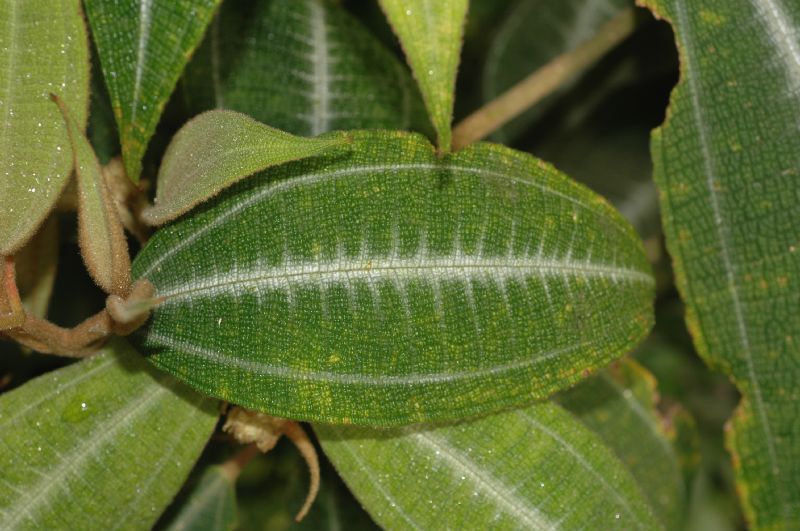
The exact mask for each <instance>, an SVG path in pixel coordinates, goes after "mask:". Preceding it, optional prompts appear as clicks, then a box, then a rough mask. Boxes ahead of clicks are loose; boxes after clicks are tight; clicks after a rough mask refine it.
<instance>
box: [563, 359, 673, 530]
mask: <svg viewBox="0 0 800 531" xmlns="http://www.w3.org/2000/svg"><path fill="white" fill-rule="evenodd" d="M656 398H657V391H656V382H655V380H654V379H653V377H652V375H651V374H650V373H648V372H647V371H646V370H645V369H643V368H642V367H641V366H640V365H638V364H637V363H636V362H634V361H632V360H625V361H623V362H621V363H619V364H618V365H614V366H612V367H610V368H609V369H607V370H604V371H602V372H600V373H598V374H597V375H595V376H593V377H591V378H589V379H588V380H586V381H585V382H581V384H580V385H578V386H576V387H573V388H572V389H569V390H567V391H565V392H564V393H562V394H560V395H557V396H556V401H557V402H558V403H559V404H561V406H563V407H564V408H566V409H567V410H569V411H570V412H572V413H573V414H574V415H575V416H576V417H578V418H579V419H580V420H581V422H582V423H583V424H584V425H585V426H586V427H588V428H589V429H590V430H592V431H593V432H594V433H596V434H597V435H598V436H599V437H600V439H602V440H603V442H604V443H605V444H606V445H607V446H608V448H610V449H611V450H612V451H613V452H614V453H615V454H616V455H617V457H619V459H620V461H622V463H623V464H625V466H626V467H627V468H628V470H630V472H631V474H632V475H633V477H634V479H636V482H637V483H638V484H639V486H640V490H641V492H642V494H643V495H644V496H645V498H646V499H647V501H648V502H649V504H650V507H651V508H652V509H653V514H654V515H655V516H656V517H657V518H658V519H659V521H660V522H661V523H662V524H663V525H664V527H665V528H667V529H681V525H682V523H683V522H682V520H683V509H684V504H685V501H686V500H685V498H686V492H685V486H684V484H683V476H682V474H681V466H680V463H679V461H678V456H677V452H676V450H675V448H674V447H673V445H672V441H671V437H670V435H669V433H668V432H667V430H666V427H665V426H664V422H663V421H662V420H661V418H660V413H659V412H658V410H657V409H656Z"/></svg>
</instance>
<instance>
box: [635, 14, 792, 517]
mask: <svg viewBox="0 0 800 531" xmlns="http://www.w3.org/2000/svg"><path fill="white" fill-rule="evenodd" d="M646 3H647V4H648V5H649V6H650V7H651V8H653V9H654V11H655V13H656V14H657V15H658V16H661V17H665V18H667V19H669V20H670V21H671V22H672V24H673V25H674V29H675V32H676V38H677V42H678V48H679V51H680V59H681V81H680V83H679V85H678V87H677V88H676V90H675V91H674V92H673V95H672V101H671V107H670V112H669V114H668V120H667V121H666V123H665V124H664V126H663V127H662V128H661V129H660V130H658V131H656V132H655V133H654V134H653V137H652V151H653V159H654V162H655V178H656V184H657V185H658V187H659V189H660V193H661V212H662V217H663V224H664V229H665V233H666V236H667V246H668V249H669V251H670V254H671V255H672V259H673V264H674V269H675V273H676V279H677V284H678V288H679V289H680V292H681V295H682V297H683V299H684V301H685V302H686V306H687V322H688V325H689V328H690V330H691V332H692V335H693V339H694V342H695V345H696V347H697V350H698V351H699V353H700V354H701V355H702V356H703V357H704V358H705V359H706V360H707V361H708V362H710V363H711V364H712V365H713V366H715V367H717V368H719V369H721V370H723V371H725V372H726V373H727V374H730V375H731V376H732V378H733V380H734V382H735V383H736V385H737V386H738V387H739V389H740V390H741V392H742V394H743V399H742V403H741V404H740V406H739V409H738V410H737V413H736V415H735V416H734V419H733V423H732V429H731V430H729V432H728V444H729V446H730V448H731V450H732V451H733V453H734V467H735V469H736V474H737V481H738V484H739V492H740V494H741V496H742V499H743V502H744V503H743V505H744V509H745V513H746V515H747V517H748V519H749V520H750V523H751V525H752V526H753V527H754V528H757V529H784V528H789V527H792V526H793V525H796V524H797V522H800V445H798V444H797V441H798V440H800V422H798V420H797V419H798V413H799V412H800V406H798V404H800V364H798V353H799V352H800V350H799V348H798V339H797V337H798V332H800V297H799V296H798V293H799V292H800V209H799V208H798V206H797V204H798V199H800V196H799V195H798V191H799V190H800V186H798V183H799V182H800V177H799V176H800V156H799V155H798V153H800V135H798V124H800V4H798V3H797V2H789V1H786V0H758V1H755V0H705V1H703V2H690V1H687V0H659V1H656V0H652V1H648V2H646Z"/></svg>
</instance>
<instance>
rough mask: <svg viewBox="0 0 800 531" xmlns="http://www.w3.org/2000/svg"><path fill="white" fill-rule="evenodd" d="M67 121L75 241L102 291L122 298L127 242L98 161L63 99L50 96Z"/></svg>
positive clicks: (127, 270)
mask: <svg viewBox="0 0 800 531" xmlns="http://www.w3.org/2000/svg"><path fill="white" fill-rule="evenodd" d="M53 101H54V102H55V103H56V104H57V105H58V108H59V109H60V110H61V113H62V115H63V117H64V122H65V123H66V124H67V132H68V134H69V140H70V144H71V145H72V153H73V155H74V159H75V160H74V164H75V176H76V179H77V182H78V243H79V245H80V248H81V255H82V256H83V261H84V263H85V264H86V268H87V269H88V270H89V273H90V274H91V276H92V278H93V279H94V281H95V282H97V285H98V286H100V287H101V288H103V290H104V291H105V292H106V293H113V294H115V295H119V296H120V297H124V296H125V295H127V294H128V291H129V289H130V285H131V274H130V270H131V264H130V255H129V254H128V241H127V240H126V239H125V231H124V230H123V228H122V222H121V221H120V219H119V215H118V214H117V208H116V206H115V205H114V202H113V200H112V199H111V194H110V193H109V191H108V187H107V186H106V182H105V178H104V177H103V170H102V168H101V167H100V162H98V160H97V156H96V155H95V154H94V149H93V148H92V145H91V144H90V143H89V140H88V139H87V138H86V136H85V135H84V133H83V131H82V130H81V129H80V128H79V126H78V124H77V123H75V120H74V119H73V118H72V115H71V114H70V111H69V109H68V108H67V106H66V104H65V103H64V100H62V99H61V98H60V97H58V96H55V95H53Z"/></svg>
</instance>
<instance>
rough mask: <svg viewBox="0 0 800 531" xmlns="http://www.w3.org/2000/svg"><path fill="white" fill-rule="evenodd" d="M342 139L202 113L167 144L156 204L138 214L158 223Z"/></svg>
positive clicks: (234, 114)
mask: <svg viewBox="0 0 800 531" xmlns="http://www.w3.org/2000/svg"><path fill="white" fill-rule="evenodd" d="M347 142H348V138H347V136H346V135H345V134H338V135H329V136H327V137H324V138H303V137H298V136H294V135H291V134H289V133H284V132H283V131H280V130H278V129H274V128H272V127H269V126H266V125H264V124H262V123H260V122H257V121H255V120H253V119H252V118H250V117H248V116H246V115H244V114H240V113H237V112H233V111H208V112H205V113H203V114H201V115H199V116H196V117H195V118H193V119H192V120H191V121H189V122H188V123H187V124H186V125H185V126H183V128H181V130H180V131H178V133H177V134H176V135H175V136H174V138H173V140H172V142H170V145H169V146H168V147H167V152H166V153H165V154H164V159H163V161H162V162H161V168H160V170H159V174H158V190H157V192H156V199H155V203H154V205H153V206H152V207H149V208H147V209H145V210H144V212H142V218H143V219H144V220H145V222H147V223H148V224H150V225H163V224H164V223H166V222H168V221H171V220H173V219H175V218H177V217H178V216H180V215H182V214H184V213H186V212H187V211H189V210H190V209H192V208H194V207H195V206H196V205H197V204H199V203H200V202H202V201H205V200H207V199H209V198H211V197H213V196H215V195H216V194H218V193H219V192H220V191H221V190H223V189H224V188H227V187H228V186H230V185H232V184H233V183H235V182H236V181H238V180H240V179H244V178H245V177H247V176H249V175H252V174H253V173H256V172H258V171H261V170H264V169H265V168H268V167H270V166H276V165H279V164H284V163H286V162H290V161H293V160H298V159H303V158H306V157H313V156H315V155H319V154H321V153H324V152H326V151H328V150H330V149H332V148H336V147H339V146H342V145H344V144H345V143H347Z"/></svg>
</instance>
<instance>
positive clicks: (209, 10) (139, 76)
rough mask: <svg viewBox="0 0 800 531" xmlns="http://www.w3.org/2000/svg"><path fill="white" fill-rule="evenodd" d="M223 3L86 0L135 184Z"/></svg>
mask: <svg viewBox="0 0 800 531" xmlns="http://www.w3.org/2000/svg"><path fill="white" fill-rule="evenodd" d="M219 2H220V0H179V1H165V0H125V1H123V2H106V1H104V0H86V1H85V5H86V14H87V15H88V18H89V24H90V25H91V27H92V35H93V38H94V41H95V43H96V45H97V51H98V55H99V56H100V64H101V66H102V69H103V75H104V77H105V81H106V86H107V87H108V93H109V95H110V96H111V102H112V107H113V110H114V115H115V117H116V120H117V126H118V130H119V133H120V143H121V147H122V158H123V161H124V163H125V169H126V172H127V174H128V177H129V178H130V179H131V180H132V181H133V182H139V174H140V173H141V162H142V157H143V156H144V152H145V150H146V149H147V144H148V142H149V141H150V137H151V136H152V135H153V133H154V131H155V128H156V125H157V124H158V120H159V118H160V117H161V111H162V110H163V108H164V106H165V105H166V103H167V100H168V99H169V96H170V94H171V93H172V91H173V89H174V88H175V84H176V83H177V81H178V78H179V77H180V74H181V71H182V70H183V68H184V66H185V65H186V62H187V61H188V58H189V57H190V56H191V54H192V52H193V51H194V49H195V48H196V47H197V45H198V44H200V40H201V39H202V37H203V32H204V31H205V29H206V26H207V25H208V23H209V22H210V21H211V17H212V16H213V14H214V11H215V9H216V7H217V5H219ZM176 28H179V29H178V30H177V31H176ZM131 59H133V60H131Z"/></svg>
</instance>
